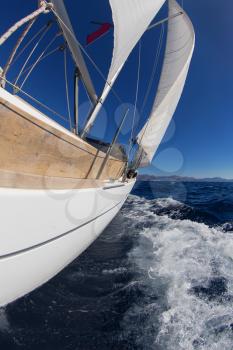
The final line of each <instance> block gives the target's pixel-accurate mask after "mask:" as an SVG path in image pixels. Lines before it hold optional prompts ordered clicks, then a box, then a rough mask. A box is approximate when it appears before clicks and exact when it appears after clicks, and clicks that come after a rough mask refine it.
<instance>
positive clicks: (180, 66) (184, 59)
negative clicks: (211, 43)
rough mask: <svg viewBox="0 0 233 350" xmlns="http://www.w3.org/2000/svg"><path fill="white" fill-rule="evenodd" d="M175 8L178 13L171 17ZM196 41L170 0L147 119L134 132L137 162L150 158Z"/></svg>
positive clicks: (173, 106)
mask: <svg viewBox="0 0 233 350" xmlns="http://www.w3.org/2000/svg"><path fill="white" fill-rule="evenodd" d="M178 12H182V13H183V14H181V15H180V16H176V17H174V15H175V14H176V13H178ZM194 45H195V33H194V29H193V26H192V23H191V21H190V19H189V17H188V16H187V14H186V13H185V12H183V10H182V9H181V7H180V6H179V4H178V3H177V2H176V1H175V0H169V21H168V33H167V41H166V49H165V55H164V62H163V68H162V73H161V77H160V81H159V85H158V89H157V94H156V97H155V101H154V105H153V108H152V111H151V114H150V117H149V119H148V122H147V123H146V124H145V126H144V127H143V128H142V130H141V131H140V133H139V134H138V136H137V141H138V144H139V146H140V150H139V153H140V155H139V158H140V166H147V165H148V164H149V163H150V162H151V161H152V159H153V157H154V154H155V153H156V151H157V149H158V147H159V145H160V143H161V141H162V138H163V136H164V134H165V132H166V130H167V127H168V125H169V123H170V121H171V119H172V116H173V114H174V112H175V110H176V107H177V105H178V103H179V100H180V97H181V94H182V91H183V88H184V85H185V81H186V78H187V74H188V70H189V66H190V63H191V59H192V55H193V50H194Z"/></svg>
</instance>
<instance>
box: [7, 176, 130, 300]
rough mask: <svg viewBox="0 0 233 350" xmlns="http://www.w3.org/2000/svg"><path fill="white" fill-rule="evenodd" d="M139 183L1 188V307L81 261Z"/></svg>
mask: <svg viewBox="0 0 233 350" xmlns="http://www.w3.org/2000/svg"><path fill="white" fill-rule="evenodd" d="M133 185H134V181H131V182H130V183H125V184H123V183H119V182H118V183H112V184H111V185H110V184H107V183H106V186H105V187H102V188H97V189H96V188H93V189H79V190H77V189H76V190H70V191H45V190H38V191H35V190H33V191H32V190H21V189H1V190H0V193H1V196H0V197H1V203H2V205H1V238H0V239H1V245H0V280H1V291H0V305H1V306H3V305H6V304H7V303H9V302H11V301H14V300H16V299H18V298H19V297H21V296H23V295H25V294H27V293H29V292H30V291H32V290H34V289H35V288H37V287H39V286H41V285H42V284H44V283H45V282H47V281H48V280H49V279H51V278H52V277H53V276H55V275H56V274H57V273H58V272H60V271H61V270H62V269H63V268H64V267H65V266H67V265H68V264H69V263H70V262H72V261H73V260H74V259H75V258H77V257H78V256H79V255H80V254H81V253H82V252H83V251H84V250H85V249H86V248H87V247H88V246H89V245H90V244H91V243H92V242H93V241H94V240H95V239H96V238H97V237H98V236H99V235H100V234H101V232H102V231H103V230H104V229H105V228H106V226H107V225H108V224H109V223H110V222H111V220H112V219H113V218H114V217H115V216H116V214H117V213H118V212H119V210H120V209H121V207H122V205H123V204H124V202H125V200H126V199H127V196H128V194H129V193H130V191H131V189H132V187H133ZM12 213H14V218H12Z"/></svg>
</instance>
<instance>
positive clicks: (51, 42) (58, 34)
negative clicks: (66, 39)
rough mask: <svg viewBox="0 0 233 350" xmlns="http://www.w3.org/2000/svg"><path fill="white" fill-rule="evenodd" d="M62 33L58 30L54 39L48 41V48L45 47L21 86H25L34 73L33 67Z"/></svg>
mask: <svg viewBox="0 0 233 350" xmlns="http://www.w3.org/2000/svg"><path fill="white" fill-rule="evenodd" d="M60 35H61V32H58V33H57V34H55V36H54V37H53V38H52V40H50V42H49V43H48V45H47V46H46V48H45V49H44V51H43V52H42V53H41V54H40V56H39V57H38V58H37V60H36V61H35V63H34V64H33V65H32V67H31V69H30V70H29V72H28V74H27V75H26V77H25V78H24V80H23V82H22V84H21V86H20V88H21V89H22V87H23V86H24V84H25V83H26V81H27V79H28V77H29V75H30V74H31V73H32V71H33V69H34V68H35V67H36V65H37V63H38V62H39V61H40V60H41V58H42V57H43V56H44V54H45V52H46V51H47V50H48V48H49V47H50V46H51V45H52V44H53V43H54V41H55V40H56V39H57V37H58V36H60Z"/></svg>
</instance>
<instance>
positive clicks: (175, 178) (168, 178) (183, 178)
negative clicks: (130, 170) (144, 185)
mask: <svg viewBox="0 0 233 350" xmlns="http://www.w3.org/2000/svg"><path fill="white" fill-rule="evenodd" d="M137 180H138V181H170V182H233V179H232V180H229V179H223V178H221V177H213V178H203V179H199V178H195V177H189V176H175V175H174V176H156V175H147V174H141V175H138V177H137Z"/></svg>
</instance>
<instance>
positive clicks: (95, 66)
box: [51, 8, 123, 103]
mask: <svg viewBox="0 0 233 350" xmlns="http://www.w3.org/2000/svg"><path fill="white" fill-rule="evenodd" d="M51 10H52V12H53V14H54V15H55V16H56V17H57V18H58V20H59V21H60V22H61V23H62V24H63V26H64V27H65V28H66V29H67V30H68V32H69V34H70V35H71V36H72V38H73V39H74V41H75V42H76V44H77V45H78V46H79V47H80V49H81V50H82V52H83V53H84V54H85V56H86V57H87V58H88V59H89V61H90V62H91V64H92V65H93V67H94V68H95V69H96V71H97V72H98V73H99V74H100V76H101V77H102V79H103V80H104V82H105V83H106V84H107V85H108V86H109V87H111V91H112V92H113V94H114V95H115V97H116V98H117V100H118V101H119V102H120V103H123V101H122V99H121V98H120V96H119V95H118V94H117V92H116V91H115V90H114V89H113V87H112V85H111V83H109V82H108V80H107V79H106V77H105V75H104V74H103V73H102V71H101V69H100V68H99V67H98V66H97V64H96V63H95V62H94V61H93V59H92V58H91V56H90V55H89V54H88V53H87V51H86V50H85V48H84V47H83V46H82V44H81V43H80V42H79V41H78V40H77V38H76V36H75V35H74V33H73V32H72V30H70V28H69V27H68V26H67V25H66V24H65V23H64V21H63V20H62V19H61V17H60V16H59V15H58V14H57V12H56V11H55V10H54V8H52V9H51Z"/></svg>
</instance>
